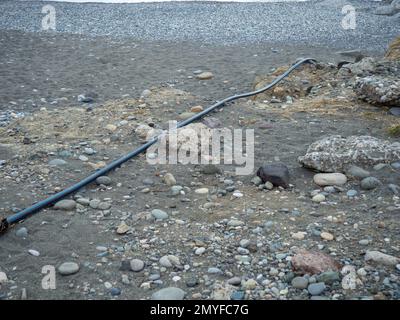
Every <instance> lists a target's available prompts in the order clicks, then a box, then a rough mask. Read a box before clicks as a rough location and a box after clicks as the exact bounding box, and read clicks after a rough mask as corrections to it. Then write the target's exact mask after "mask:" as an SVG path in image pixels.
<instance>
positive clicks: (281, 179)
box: [257, 162, 289, 188]
mask: <svg viewBox="0 0 400 320" xmlns="http://www.w3.org/2000/svg"><path fill="white" fill-rule="evenodd" d="M257 176H259V177H260V178H261V180H262V181H263V182H264V183H265V182H267V181H269V182H271V183H272V184H273V185H274V186H277V187H283V188H287V187H288V186H289V169H288V167H287V166H286V165H284V164H283V163H280V162H278V163H272V164H267V165H264V166H262V167H261V168H259V169H258V171H257Z"/></svg>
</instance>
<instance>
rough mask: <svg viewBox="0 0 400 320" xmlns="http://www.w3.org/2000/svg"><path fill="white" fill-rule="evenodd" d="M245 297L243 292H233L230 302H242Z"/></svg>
mask: <svg viewBox="0 0 400 320" xmlns="http://www.w3.org/2000/svg"><path fill="white" fill-rule="evenodd" d="M244 297H245V292H244V291H241V290H238V291H233V292H232V294H231V300H243V299H244Z"/></svg>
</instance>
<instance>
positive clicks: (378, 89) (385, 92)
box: [354, 76, 400, 106]
mask: <svg viewBox="0 0 400 320" xmlns="http://www.w3.org/2000/svg"><path fill="white" fill-rule="evenodd" d="M354 92H355V93H356V94H357V96H358V97H359V98H360V99H362V100H364V101H367V102H368V103H371V104H376V105H386V106H400V80H398V79H394V78H386V77H381V76H369V77H365V78H361V79H358V80H357V81H356V82H355V84H354Z"/></svg>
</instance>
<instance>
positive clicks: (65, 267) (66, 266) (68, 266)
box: [57, 262, 79, 276]
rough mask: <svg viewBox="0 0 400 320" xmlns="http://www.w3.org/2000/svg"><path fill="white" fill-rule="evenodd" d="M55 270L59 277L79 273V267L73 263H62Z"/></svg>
mask: <svg viewBox="0 0 400 320" xmlns="http://www.w3.org/2000/svg"><path fill="white" fill-rule="evenodd" d="M57 270H58V272H59V273H60V274H61V275H63V276H68V275H71V274H75V273H77V272H78V271H79V265H78V264H77V263H75V262H64V263H63V264H61V265H60V266H59V267H58V269H57Z"/></svg>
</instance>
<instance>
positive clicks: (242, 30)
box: [0, 0, 398, 50]
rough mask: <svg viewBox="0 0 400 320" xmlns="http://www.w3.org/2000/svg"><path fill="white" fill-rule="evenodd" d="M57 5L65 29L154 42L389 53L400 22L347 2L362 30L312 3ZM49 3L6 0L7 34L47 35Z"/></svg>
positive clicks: (2, 24) (1, 23) (336, 5)
mask: <svg viewBox="0 0 400 320" xmlns="http://www.w3.org/2000/svg"><path fill="white" fill-rule="evenodd" d="M48 3H51V4H52V5H53V6H55V8H56V12H57V15H56V18H57V20H56V22H57V26H56V27H57V32H67V33H78V34H86V35H91V36H97V35H110V36H116V37H127V36H128V37H134V38H135V39H138V40H148V41H158V40H165V41H194V42H204V43H209V44H212V43H220V44H241V43H265V42H277V43H287V42H288V43H289V44H312V45H326V46H330V47H343V48H345V47H349V48H354V47H357V48H368V49H369V50H382V49H384V46H386V43H387V41H384V40H390V39H392V38H393V37H394V36H396V30H398V21H397V22H396V21H395V20H394V19H392V17H388V16H377V15H373V14H372V12H373V10H374V8H376V7H378V6H380V5H381V4H379V3H376V2H372V1H358V0H357V1H347V2H346V3H350V4H353V5H354V6H355V7H356V9H357V28H356V29H355V30H344V29H342V27H341V21H342V19H343V17H344V15H343V14H342V13H341V9H342V5H341V4H340V1H339V2H338V1H331V2H329V1H328V2H327V1H323V2H322V3H321V1H310V2H305V3H210V2H208V3H205V2H187V3H185V2H183V3H177V2H174V3H146V4H122V5H115V4H96V3H89V4H79V3H59V2H46V4H48ZM43 5H44V3H43V2H41V1H24V4H23V5H22V4H21V2H19V3H18V1H2V2H1V3H0V29H16V30H25V31H35V32H36V31H40V28H41V21H42V18H43V17H44V15H43V14H42V13H41V8H42V6H43Z"/></svg>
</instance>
